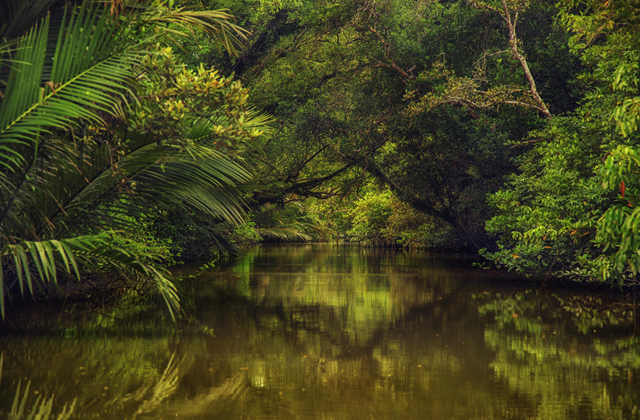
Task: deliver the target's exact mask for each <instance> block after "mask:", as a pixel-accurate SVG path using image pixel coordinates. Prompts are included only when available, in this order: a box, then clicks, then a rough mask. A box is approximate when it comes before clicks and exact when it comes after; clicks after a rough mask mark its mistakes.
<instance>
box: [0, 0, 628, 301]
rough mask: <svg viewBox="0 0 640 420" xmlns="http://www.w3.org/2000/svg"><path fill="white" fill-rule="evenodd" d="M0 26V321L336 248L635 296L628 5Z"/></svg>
mask: <svg viewBox="0 0 640 420" xmlns="http://www.w3.org/2000/svg"><path fill="white" fill-rule="evenodd" d="M0 11H1V15H0V31H1V34H0V37H1V38H2V44H1V45H0V59H1V61H0V66H1V69H0V92H1V93H2V96H1V99H0V100H1V102H0V167H1V169H0V171H1V172H0V173H1V174H2V175H1V176H0V262H1V264H2V266H1V270H0V273H1V274H2V279H1V280H2V281H0V285H1V287H2V291H1V292H0V296H1V297H2V298H0V307H1V308H2V310H3V311H4V308H5V306H6V303H5V300H4V298H5V296H9V295H11V294H16V293H17V294H25V293H27V292H28V293H34V292H35V291H36V290H37V289H38V288H41V289H44V290H45V291H46V290H48V288H49V287H51V286H49V285H51V284H53V285H55V284H57V283H60V282H64V281H66V280H68V279H73V278H77V279H83V280H91V281H94V280H95V282H98V283H101V282H107V283H109V282H110V281H112V280H113V279H119V280H118V281H122V279H123V278H126V279H128V280H126V281H125V283H126V284H128V285H133V284H135V285H140V284H145V285H155V287H157V288H158V290H159V291H160V292H161V294H162V295H163V296H164V298H165V300H166V301H167V303H168V304H169V307H171V308H172V310H173V311H178V308H179V300H180V296H179V292H178V289H177V288H176V286H175V284H174V283H173V282H172V281H171V280H170V277H169V274H168V272H167V270H166V266H167V265H169V264H170V263H172V262H174V261H176V260H180V259H189V258H203V257H207V258H211V253H210V252H205V251H208V250H213V253H216V252H217V253H219V252H223V251H225V250H230V249H233V248H234V247H235V246H236V245H237V244H238V243H239V242H243V241H257V240H312V239H329V238H332V237H335V236H347V237H350V238H354V239H357V240H360V241H364V242H367V243H370V244H372V245H384V246H405V247H415V248H429V249H439V250H456V251H459V250H465V251H473V252H479V253H480V254H481V255H482V256H483V257H484V258H485V259H486V260H487V263H488V264H491V265H492V266H497V267H500V268H508V269H512V270H517V271H519V272H521V273H524V274H528V275H535V276H538V277H544V278H552V277H553V278H567V279H570V280H575V281H587V282H596V283H605V284H615V285H634V284H637V283H638V271H639V270H640V239H638V238H640V236H639V235H638V229H639V226H640V207H639V200H638V196H639V194H640V151H639V150H638V142H639V141H640V135H639V131H638V124H639V121H640V96H639V95H640V93H639V86H638V82H639V78H638V77H639V74H640V65H639V64H638V63H639V62H640V30H639V29H640V21H639V20H640V7H639V6H638V5H637V2H634V1H632V0H620V1H615V2H613V1H608V2H601V1H596V0H570V1H562V2H555V1H549V0H488V1H475V0H443V1H420V2H418V1H415V0H342V1H333V0H303V1H300V0H296V1H292V0H277V1H276V0H174V1H160V0H154V1H143V0H140V1H134V0H110V1H89V0H85V1H80V0H77V1H70V0H69V1H62V0H60V1H56V0H29V1H19V0H12V1H8V2H3V5H2V6H0ZM207 254H208V255H207ZM101 284H102V283H101ZM61 287H62V286H61Z"/></svg>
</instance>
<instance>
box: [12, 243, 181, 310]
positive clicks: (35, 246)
mask: <svg viewBox="0 0 640 420" xmlns="http://www.w3.org/2000/svg"><path fill="white" fill-rule="evenodd" d="M5 258H6V259H9V260H13V264H12V268H13V271H15V273H16V281H17V282H18V287H19V289H20V293H21V294H23V295H24V293H25V286H26V288H28V290H29V292H30V293H31V294H32V295H33V294H34V293H35V292H34V284H44V283H52V284H57V281H58V274H57V273H58V271H59V270H61V271H64V272H66V273H67V274H74V275H75V276H76V277H77V278H78V280H79V279H80V270H79V268H78V266H79V264H78V262H80V265H85V266H86V265H91V264H92V263H93V260H96V259H97V260H99V261H100V262H101V263H102V264H107V265H109V266H111V267H115V268H117V269H119V270H123V269H129V270H133V271H134V272H135V273H136V274H137V275H139V276H140V277H142V278H143V279H145V280H147V281H151V282H152V283H153V284H154V285H155V286H156V288H157V289H158V291H159V292H160V294H161V295H162V297H163V299H164V300H165V302H166V304H167V307H168V308H169V311H170V312H171V316H172V317H175V315H176V313H177V312H179V310H180V298H179V296H178V291H177V288H176V286H175V285H174V284H173V282H172V281H171V279H170V277H171V275H170V273H169V272H168V271H167V270H166V269H164V268H162V267H160V266H159V265H157V264H154V263H148V262H145V261H143V258H142V256H140V255H137V254H136V253H135V251H134V250H133V249H126V248H123V246H122V244H118V245H117V246H116V245H115V243H114V241H113V236H112V233H111V232H104V233H101V234H98V235H85V236H78V237H75V238H69V239H61V240H48V241H21V242H20V243H18V244H6V245H4V246H3V247H2V249H0V262H1V261H2V259H5ZM2 268H3V267H2V265H1V264H0V272H2V271H3V270H2ZM32 271H33V272H34V273H32ZM1 283H2V285H0V287H1V288H3V290H2V293H0V313H1V314H2V317H3V318H4V313H5V312H4V311H5V299H4V295H5V294H6V293H8V292H9V291H8V290H4V287H5V286H4V284H5V282H4V281H2V282H1Z"/></svg>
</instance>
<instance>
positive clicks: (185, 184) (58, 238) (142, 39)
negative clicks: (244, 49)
mask: <svg viewBox="0 0 640 420" xmlns="http://www.w3.org/2000/svg"><path fill="white" fill-rule="evenodd" d="M43 11H48V13H47V15H46V16H44V17H41V15H42V12H43ZM1 18H2V21H0V30H1V31H2V32H1V33H0V36H1V37H2V38H3V40H4V41H3V43H2V45H0V60H1V61H0V66H2V67H1V72H0V76H1V87H0V89H1V93H2V96H1V99H0V101H1V102H0V168H1V169H0V171H1V172H0V203H1V205H0V311H1V312H2V315H3V316H4V312H5V296H6V295H10V294H11V293H14V292H17V291H19V293H21V294H24V293H26V290H29V291H30V292H31V293H32V294H33V293H34V292H35V288H36V287H43V285H45V284H46V283H52V284H54V285H55V284H57V281H58V278H59V275H60V274H61V273H64V274H65V276H67V277H72V276H75V277H76V278H77V279H80V278H81V277H82V275H84V274H85V273H95V272H100V273H103V275H118V276H122V275H124V276H127V277H129V278H130V279H132V280H139V281H145V282H149V283H152V284H154V285H155V286H156V287H157V289H158V290H159V292H160V293H161V295H162V296H163V298H164V300H165V301H166V303H167V305H168V307H169V309H170V311H171V314H172V316H174V315H175V313H176V311H178V310H179V301H180V298H179V293H178V290H177V288H176V286H175V285H174V284H173V282H172V281H171V280H170V275H169V273H168V271H167V270H166V269H164V268H162V266H161V265H160V264H159V262H158V261H157V260H155V259H154V258H153V255H152V256H145V255H142V254H141V252H139V249H138V248H136V246H135V244H134V245H132V244H130V243H129V242H127V241H123V240H122V239H121V235H120V234H119V233H118V232H121V231H122V230H126V229H127V228H130V227H131V226H132V224H135V221H136V220H137V219H139V218H141V217H143V215H150V214H153V213H154V212H156V211H157V209H159V208H162V207H166V206H169V205H171V206H172V209H176V208H178V209H182V210H187V209H188V211H198V212H199V213H201V214H205V215H207V216H209V217H211V218H214V219H215V220H218V221H224V222H227V223H232V224H233V223H239V222H240V221H241V220H242V215H243V210H242V202H241V199H240V196H239V193H238V186H239V185H240V184H242V183H246V182H247V181H248V180H249V179H250V177H251V174H250V172H249V171H248V170H247V169H245V168H244V167H243V166H242V165H241V164H240V163H238V161H237V160H234V159H233V158H232V156H231V155H233V152H234V151H237V150H238V149H240V148H241V147H244V146H242V145H244V144H246V143H248V142H250V141H251V140H252V139H253V138H254V137H257V136H259V135H260V131H259V127H260V126H261V125H263V124H264V122H265V118H263V117H261V116H259V115H257V114H256V113H255V112H254V111H252V110H251V109H250V108H249V107H248V105H247V97H248V95H247V91H246V89H244V88H243V87H242V86H241V85H240V83H239V82H236V81H234V80H233V79H232V78H226V77H223V76H220V75H219V74H218V73H217V72H216V71H213V70H207V69H204V68H201V69H200V70H199V71H195V72H194V71H189V70H187V69H185V68H184V66H182V65H181V64H180V63H179V62H177V61H176V60H174V59H173V57H172V54H171V49H170V48H169V47H167V43H168V42H169V41H170V40H171V39H172V38H175V37H177V36H182V35H188V34H189V31H190V30H192V29H193V28H198V29H201V30H204V31H205V32H206V33H208V34H209V35H210V36H211V37H213V38H214V39H216V40H217V41H218V43H219V45H221V46H222V47H223V48H224V49H225V50H226V51H227V52H228V53H230V54H234V53H236V45H238V42H239V39H241V38H242V37H243V36H244V35H243V34H244V32H243V31H242V30H241V29H240V28H239V27H237V26H235V25H234V24H233V18H232V16H230V15H229V14H227V13H226V12H224V11H189V10H186V9H184V8H179V9H171V8H168V7H164V6H163V5H162V4H161V3H158V2H153V3H151V2H143V1H141V2H138V1H113V2H107V3H104V2H90V1H83V2H78V3H77V4H72V5H66V6H65V5H62V4H59V3H58V2H56V1H53V0H48V1H47V0H45V1H39V0H30V1H28V2H24V1H22V0H15V1H8V2H3V6H2V15H1ZM17 22H19V23H20V24H16V23H17ZM12 37H13V38H12ZM114 270H115V272H114ZM105 273H107V274H105Z"/></svg>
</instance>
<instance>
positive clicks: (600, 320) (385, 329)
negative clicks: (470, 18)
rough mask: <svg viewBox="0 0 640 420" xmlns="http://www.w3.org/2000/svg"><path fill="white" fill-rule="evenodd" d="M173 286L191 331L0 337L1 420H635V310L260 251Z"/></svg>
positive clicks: (466, 274)
mask: <svg viewBox="0 0 640 420" xmlns="http://www.w3.org/2000/svg"><path fill="white" fill-rule="evenodd" d="M183 274H185V275H186V274H189V273H188V272H185V273H183ZM184 285H185V289H187V291H188V293H189V294H191V295H192V296H193V298H194V302H195V305H194V306H195V307H194V309H193V311H192V313H193V315H192V319H190V320H189V321H188V322H181V323H177V324H176V323H172V322H170V321H169V320H168V319H167V317H166V315H164V314H163V313H162V312H159V311H151V312H146V311H142V312H141V313H139V314H137V315H136V316H130V317H124V318H122V319H120V317H119V316H117V315H118V314H117V313H116V312H113V313H112V314H111V315H116V318H115V319H113V318H111V317H110V316H108V315H110V314H109V313H103V314H102V315H100V316H98V317H87V318H86V319H83V320H78V321H75V322H74V323H71V324H70V323H69V322H68V321H65V322H66V323H64V324H63V325H64V326H62V327H57V328H56V327H55V325H56V324H55V323H52V325H53V327H52V328H51V330H48V331H44V330H42V329H34V330H33V332H29V331H32V330H29V328H26V329H24V328H23V329H22V330H21V332H13V333H10V334H8V335H5V336H2V337H0V353H1V354H2V372H1V382H0V418H2V419H4V418H7V419H22V418H25V419H26V418H33V419H40V420H48V419H62V418H65V419H89V418H91V419H93V418H107V419H174V418H192V419H279V420H287V419H345V420H347V419H366V420H370V419H435V420H437V419H443V420H445V419H447V420H448V419H544V420H549V419H636V418H640V380H639V375H640V369H639V368H640V341H639V340H638V333H640V331H638V329H637V328H636V324H637V321H636V314H635V310H634V308H635V307H636V305H635V302H634V299H633V296H625V295H622V294H620V293H613V294H610V293H604V292H593V291H592V292H588V291H584V290H583V291H580V292H579V293H578V292H577V291H575V289H572V290H569V291H568V290H563V289H548V288H546V289H545V288H541V287H537V286H535V285H533V284H529V283H523V282H519V283H517V282H516V280H513V279H507V278H505V277H504V276H500V275H497V274H496V273H491V272H489V271H483V270H475V269H472V268H470V267H469V263H468V261H465V260H462V259H456V258H454V257H446V258H443V257H438V256H433V255H429V254H425V253H420V252H396V253H393V252H390V251H384V250H370V249H363V248H359V247H357V246H344V245H343V246H337V245H332V244H312V245H286V246H284V245H282V246H280V245H275V246H261V247H257V248H255V249H253V250H252V251H250V252H248V253H247V254H246V255H244V256H243V257H240V258H239V259H237V260H236V261H235V263H234V265H233V266H231V267H229V268H226V269H224V270H223V271H222V272H214V271H209V272H205V273H204V274H202V275H201V276H199V277H198V278H197V279H192V280H189V281H185V282H184ZM16 331H19V330H16ZM25 331H26V332H25ZM20 413H22V416H21V415H20ZM30 415H33V417H29V416H30ZM38 415H39V417H38Z"/></svg>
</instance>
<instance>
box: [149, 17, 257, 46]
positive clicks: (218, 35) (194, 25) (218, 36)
mask: <svg viewBox="0 0 640 420" xmlns="http://www.w3.org/2000/svg"><path fill="white" fill-rule="evenodd" d="M227 12H228V10H204V11H196V10H188V9H186V8H184V7H183V8H179V9H176V10H172V11H169V12H168V13H167V12H166V11H163V12H158V13H156V14H153V15H151V17H150V18H149V21H150V22H152V23H155V24H165V25H169V26H165V27H164V30H165V31H166V32H168V33H173V34H177V35H187V34H189V33H193V31H194V29H200V30H202V31H204V32H205V33H207V34H208V35H209V36H210V37H211V38H213V40H214V41H216V42H217V43H218V44H219V45H221V46H222V47H224V49H225V50H226V51H227V52H228V53H229V54H230V55H236V56H237V55H238V50H237V46H240V45H242V40H244V39H246V34H248V33H249V32H248V31H246V30H245V29H242V28H241V27H239V26H237V25H235V24H234V23H233V21H234V20H235V18H234V17H233V15H231V14H229V13H227ZM175 27H177V28H179V29H177V30H176V29H173V28H175Z"/></svg>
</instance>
